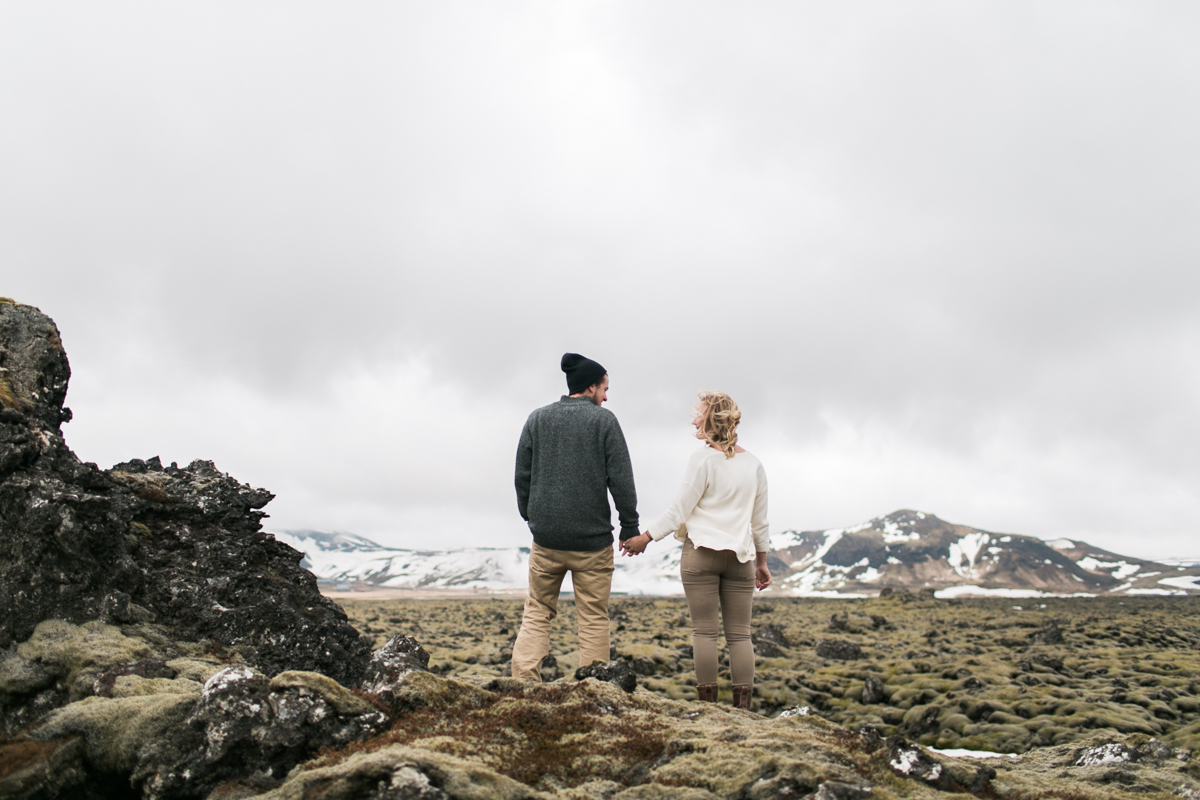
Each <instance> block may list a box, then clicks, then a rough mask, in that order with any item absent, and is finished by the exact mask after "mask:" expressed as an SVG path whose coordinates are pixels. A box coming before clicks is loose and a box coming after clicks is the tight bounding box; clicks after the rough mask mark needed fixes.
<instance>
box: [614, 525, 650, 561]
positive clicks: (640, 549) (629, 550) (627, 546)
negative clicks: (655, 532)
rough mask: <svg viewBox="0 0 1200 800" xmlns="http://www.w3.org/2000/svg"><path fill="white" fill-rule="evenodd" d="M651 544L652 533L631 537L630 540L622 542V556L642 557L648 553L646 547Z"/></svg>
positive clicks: (647, 532)
mask: <svg viewBox="0 0 1200 800" xmlns="http://www.w3.org/2000/svg"><path fill="white" fill-rule="evenodd" d="M648 544H650V531H646V532H645V533H642V534H639V535H637V536H630V537H629V538H628V539H622V540H621V554H622V555H626V556H636V555H641V554H642V553H644V552H645V551H646V546H647V545H648Z"/></svg>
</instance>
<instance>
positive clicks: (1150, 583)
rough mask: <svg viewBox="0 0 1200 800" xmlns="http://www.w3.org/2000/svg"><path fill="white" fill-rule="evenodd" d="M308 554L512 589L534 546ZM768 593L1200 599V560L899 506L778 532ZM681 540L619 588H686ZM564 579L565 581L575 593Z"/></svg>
mask: <svg viewBox="0 0 1200 800" xmlns="http://www.w3.org/2000/svg"><path fill="white" fill-rule="evenodd" d="M275 536H276V538H277V539H279V540H280V541H282V542H284V543H286V544H288V545H291V546H292V547H294V548H296V549H297V550H299V551H301V552H303V553H304V554H305V560H304V562H303V563H302V565H303V566H305V567H306V568H308V569H310V570H312V572H313V573H314V574H315V575H316V576H317V578H318V579H320V580H322V581H328V582H338V583H341V582H345V583H349V584H353V585H356V586H360V587H362V586H382V587H408V588H421V589H434V588H441V589H486V590H492V591H496V590H505V589H522V588H524V587H525V582H526V572H527V569H528V563H529V550H528V548H524V547H511V548H463V549H458V550H405V549H397V548H388V547H384V546H382V545H379V544H377V543H376V542H373V541H371V540H370V539H366V538H364V537H362V536H357V535H355V534H349V533H324V532H318V531H289V532H286V533H277V534H275ZM771 545H772V554H771V558H770V562H769V563H770V564H771V573H772V575H773V577H774V583H773V585H772V588H771V589H769V590H768V592H770V593H773V594H787V595H801V596H804V595H816V596H862V595H875V594H878V593H879V592H880V591H881V590H882V589H884V588H891V589H893V590H900V589H904V590H909V591H917V590H921V589H931V590H933V591H935V592H936V593H937V595H938V596H939V597H958V596H966V595H983V594H990V595H1002V596H1011V597H1036V596H1040V595H1110V594H1157V595H1183V594H1200V566H1198V565H1194V564H1188V563H1183V562H1184V561H1185V560H1184V559H1180V560H1179V561H1178V562H1177V563H1174V564H1164V563H1158V562H1154V561H1146V560H1143V559H1137V558H1131V557H1129V556H1121V555H1117V554H1115V553H1110V552H1108V551H1107V550H1102V549H1100V548H1098V547H1092V546H1091V545H1089V544H1087V543H1085V542H1081V541H1078V540H1073V539H1057V540H1054V541H1049V542H1047V541H1043V540H1041V539H1038V538H1035V537H1032V536H1021V535H1018V534H1008V533H992V532H989V531H984V530H980V529H978V528H971V527H967V526H965V525H956V524H954V523H950V522H946V521H945V520H942V519H939V518H938V517H936V516H934V515H933V514H927V513H924V512H921V511H909V510H902V511H896V512H893V513H891V514H888V515H887V516H885V517H877V518H875V519H872V520H869V521H868V522H864V523H862V524H860V525H855V526H853V527H850V528H834V529H830V530H820V531H783V532H782V533H778V534H776V535H774V536H772V537H771ZM679 556H680V547H679V544H678V542H676V541H675V540H674V539H672V538H668V539H665V540H664V541H662V542H658V543H655V544H652V545H651V546H650V548H649V550H648V551H647V552H646V553H645V554H644V555H642V556H638V557H636V558H621V557H618V559H617V571H616V573H615V574H614V576H613V591H614V592H617V593H626V594H647V595H663V594H680V593H682V591H683V586H682V585H681V584H680V582H679ZM569 585H570V584H569V581H568V583H567V585H566V587H565V588H569Z"/></svg>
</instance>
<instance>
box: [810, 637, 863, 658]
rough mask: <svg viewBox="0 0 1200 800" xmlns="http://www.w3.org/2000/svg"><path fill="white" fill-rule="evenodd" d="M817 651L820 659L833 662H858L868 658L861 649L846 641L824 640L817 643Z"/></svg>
mask: <svg viewBox="0 0 1200 800" xmlns="http://www.w3.org/2000/svg"><path fill="white" fill-rule="evenodd" d="M815 651H816V654H817V657H818V658H828V659H831V660H833V661H857V660H858V659H861V658H866V657H867V655H866V653H864V652H863V650H862V648H861V647H859V646H858V645H856V644H855V643H854V642H848V641H846V640H845V639H822V640H821V641H819V642H817V646H816V648H815Z"/></svg>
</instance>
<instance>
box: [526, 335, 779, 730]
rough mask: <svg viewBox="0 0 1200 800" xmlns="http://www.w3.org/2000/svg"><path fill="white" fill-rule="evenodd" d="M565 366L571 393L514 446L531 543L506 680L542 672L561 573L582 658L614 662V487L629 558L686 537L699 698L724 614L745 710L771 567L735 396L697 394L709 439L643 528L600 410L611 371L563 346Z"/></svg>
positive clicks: (614, 434) (761, 503)
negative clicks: (758, 605) (567, 581)
mask: <svg viewBox="0 0 1200 800" xmlns="http://www.w3.org/2000/svg"><path fill="white" fill-rule="evenodd" d="M561 366H562V370H563V372H565V373H566V377H567V389H568V392H569V394H567V395H564V396H563V397H562V399H560V400H559V401H558V402H557V403H551V404H550V405H548V406H543V407H542V408H539V409H537V410H535V411H534V412H533V413H532V414H530V415H529V419H528V420H527V421H526V422H525V427H524V429H523V430H522V431H521V439H520V443H519V444H518V446H517V465H516V489H517V506H518V508H519V510H520V512H521V516H522V517H523V518H524V519H525V521H526V522H527V523H529V530H530V532H531V533H532V534H533V547H532V548H531V551H530V556H529V596H528V598H527V599H526V601H525V611H524V617H523V619H522V621H521V629H520V631H519V632H518V634H517V640H516V642H515V644H514V646H513V658H512V675H513V677H514V678H526V679H530V680H541V671H540V668H541V662H542V659H543V658H544V657H545V656H546V655H547V654H548V653H549V651H550V623H551V621H552V620H553V619H554V617H555V616H556V614H557V611H558V595H559V590H560V588H561V587H562V582H563V578H564V577H565V576H566V573H568V572H570V573H571V581H572V584H573V585H574V588H575V612H576V618H577V621H578V626H579V648H580V666H587V665H589V664H592V663H594V662H596V661H602V662H607V661H608V660H609V658H610V650H609V637H608V629H609V623H608V598H609V593H610V591H611V589H612V574H613V548H612V544H613V535H612V531H613V526H612V522H611V514H612V511H611V509H610V507H609V504H608V496H609V494H611V495H612V499H613V503H614V504H615V505H616V508H617V515H618V519H619V520H620V525H621V532H620V536H619V538H620V549H621V552H622V553H623V554H624V555H626V556H637V555H639V554H641V553H643V552H645V550H646V547H647V546H649V544H650V543H651V542H653V541H659V540H661V539H664V538H666V537H667V535H668V534H674V535H675V538H676V539H678V540H680V541H681V542H683V556H682V560H681V563H680V573H681V577H682V580H683V589H684V594H685V595H686V596H687V603H688V610H689V611H690V613H691V618H692V649H693V655H694V660H695V667H696V690H697V695H698V697H699V699H700V700H707V701H711V702H715V701H716V699H717V662H718V654H717V634H718V632H719V629H720V620H723V621H724V627H725V640H726V642H727V643H728V645H729V662H730V673H731V677H732V679H733V704H734V705H735V706H737V707H739V708H749V707H750V698H751V696H752V694H753V686H754V646H753V644H752V643H751V641H750V612H751V603H752V600H753V595H754V590H755V589H756V588H757V589H760V590H761V589H765V588H766V587H767V586H768V585H770V583H771V572H770V570H769V569H767V550H768V549H769V540H768V534H767V476H766V473H765V472H764V471H763V467H762V464H761V462H759V460H758V459H757V458H755V457H754V455H753V454H751V453H748V452H746V450H744V449H743V448H741V447H739V446H738V443H737V440H738V437H737V426H738V422H739V421H740V420H741V412H740V411H739V410H738V407H737V403H735V402H733V399H732V398H730V397H729V396H728V395H726V394H724V393H722V392H707V391H706V392H700V393H699V399H700V402H699V404H698V405H697V406H696V413H695V417H694V418H693V419H692V425H694V426H695V428H696V438H697V439H701V440H703V442H704V446H703V447H701V448H699V449H698V450H697V451H696V452H695V453H693V454H692V457H691V458H690V459H689V460H688V465H687V469H686V471H685V473H684V478H683V485H682V487H681V488H680V491H679V495H678V496H677V497H676V498H675V501H674V502H673V503H672V504H671V506H670V508H668V509H667V511H666V513H664V514H663V515H662V516H661V517H659V518H658V519H656V520H655V521H654V522H652V523H651V524H650V525H649V526H647V528H646V529H645V530H644V531H640V532H639V526H638V513H637V493H636V491H635V489H634V484H633V467H632V465H631V463H630V460H629V450H628V448H627V447H626V445H625V437H624V435H623V434H622V432H621V426H620V425H619V424H618V422H617V418H616V417H615V416H614V415H613V414H612V413H611V412H610V411H608V410H607V409H605V408H602V404H603V403H604V402H605V401H606V400H607V399H608V372H607V370H605V369H604V367H602V366H601V365H600V364H598V363H596V362H595V361H592V360H591V359H588V358H584V357H583V356H581V355H578V354H577V353H567V354H565V355H564V356H563V357H562V364H561ZM718 615H719V616H718Z"/></svg>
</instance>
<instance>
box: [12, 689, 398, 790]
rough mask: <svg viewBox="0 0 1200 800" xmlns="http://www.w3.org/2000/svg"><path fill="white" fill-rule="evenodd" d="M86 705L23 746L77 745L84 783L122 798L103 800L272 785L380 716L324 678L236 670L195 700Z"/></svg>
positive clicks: (365, 730) (368, 728)
mask: <svg viewBox="0 0 1200 800" xmlns="http://www.w3.org/2000/svg"><path fill="white" fill-rule="evenodd" d="M89 701H90V702H88V703H73V704H71V705H69V706H67V707H66V708H63V709H60V710H59V711H56V712H54V713H53V714H51V715H49V716H48V717H47V718H46V719H45V720H44V721H43V722H42V723H40V724H39V725H38V726H37V727H35V728H34V729H33V730H32V731H31V732H30V734H29V737H30V741H31V742H37V743H45V744H54V743H57V742H62V741H69V740H71V739H72V738H75V737H81V738H82V739H83V741H84V743H85V747H86V753H85V756H84V759H83V761H82V765H83V767H84V768H86V770H87V772H88V775H87V781H86V783H89V784H90V783H93V782H95V781H97V780H104V779H105V778H106V777H108V778H116V777H120V779H121V780H123V781H124V782H125V786H126V792H125V793H122V794H119V795H113V796H119V797H126V796H140V797H142V798H144V799H145V800H173V799H174V798H201V797H207V796H209V794H210V792H212V791H213V789H214V788H216V787H217V786H219V785H221V784H224V783H226V782H229V781H235V780H244V779H247V778H251V777H254V776H258V777H261V778H266V779H270V780H274V781H279V780H282V779H283V778H284V777H285V776H286V775H287V774H288V773H289V772H290V771H291V770H292V768H293V767H295V766H296V765H297V764H299V763H300V762H301V761H304V760H306V759H307V758H309V757H311V756H312V755H313V754H314V753H315V752H316V751H317V750H319V749H321V748H326V747H338V746H342V745H345V744H348V743H350V742H352V741H355V740H359V739H363V738H365V737H367V736H370V735H371V734H373V733H376V732H378V731H379V730H381V729H382V728H383V726H384V725H385V724H386V723H387V715H385V714H384V713H383V712H382V711H381V710H380V709H378V708H376V707H375V706H374V705H373V704H372V703H370V702H368V701H367V700H365V699H363V698H362V697H359V696H358V695H355V694H354V693H352V692H351V691H350V690H349V689H346V688H345V687H343V686H341V685H339V684H338V683H337V682H335V681H334V680H333V679H331V678H329V677H327V676H325V675H321V674H319V673H314V672H282V673H280V674H279V675H276V676H275V677H274V678H272V679H270V680H268V679H267V677H266V676H265V675H263V674H262V673H261V672H258V671H256V670H253V669H251V668H249V667H246V666H234V667H228V668H226V669H223V670H221V671H220V672H217V673H216V674H215V675H213V676H212V677H211V678H209V679H208V680H207V681H206V682H205V684H204V687H203V689H202V691H201V692H200V693H199V694H198V695H186V696H181V695H172V694H168V695H157V696H154V697H151V698H133V699H131V698H120V699H109V700H105V699H98V698H90V699H89ZM130 787H132V788H133V789H134V794H133V795H130V794H129V792H128V790H129V788H130ZM6 796H7V795H6ZM104 796H106V797H107V796H108V795H104Z"/></svg>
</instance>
